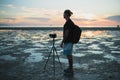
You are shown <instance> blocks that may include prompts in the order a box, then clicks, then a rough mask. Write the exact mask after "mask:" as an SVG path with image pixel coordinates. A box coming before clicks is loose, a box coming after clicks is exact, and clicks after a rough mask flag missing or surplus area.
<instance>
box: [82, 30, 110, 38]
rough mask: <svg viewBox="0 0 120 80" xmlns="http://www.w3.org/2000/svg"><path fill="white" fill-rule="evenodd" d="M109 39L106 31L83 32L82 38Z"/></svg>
mask: <svg viewBox="0 0 120 80" xmlns="http://www.w3.org/2000/svg"><path fill="white" fill-rule="evenodd" d="M97 37H111V35H110V34H108V33H107V31H83V32H82V38H97Z"/></svg>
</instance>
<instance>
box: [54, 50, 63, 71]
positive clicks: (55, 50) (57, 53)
mask: <svg viewBox="0 0 120 80" xmlns="http://www.w3.org/2000/svg"><path fill="white" fill-rule="evenodd" d="M54 50H55V52H56V55H57V58H58V61H59V64H60V66H61V69H63V68H62V64H61V62H60V59H59V56H58V53H57V49H56V48H54Z"/></svg>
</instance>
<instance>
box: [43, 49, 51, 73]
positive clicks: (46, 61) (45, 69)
mask: <svg viewBox="0 0 120 80" xmlns="http://www.w3.org/2000/svg"><path fill="white" fill-rule="evenodd" d="M52 50H53V48H51V51H50V53H49V56H48V59H47V61H46V63H45V66H44V71H45V70H46V66H47V63H48V61H49V58H50V55H51V53H52Z"/></svg>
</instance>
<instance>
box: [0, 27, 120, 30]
mask: <svg viewBox="0 0 120 80" xmlns="http://www.w3.org/2000/svg"><path fill="white" fill-rule="evenodd" d="M81 29H82V30H120V28H118V27H81ZM0 30H63V28H62V27H0Z"/></svg>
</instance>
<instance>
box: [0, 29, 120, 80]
mask: <svg viewBox="0 0 120 80" xmlns="http://www.w3.org/2000/svg"><path fill="white" fill-rule="evenodd" d="M44 33H45V32H44V31H43V32H36V31H35V32H34V31H32V32H31V31H30V32H29V31H7V32H6V31H5V32H1V33H0V80H120V36H118V34H119V31H118V32H116V31H113V32H112V33H111V32H110V31H108V32H105V31H102V32H101V31H94V32H91V31H86V32H83V34H82V39H81V41H80V42H79V43H78V44H75V45H74V50H73V58H74V76H64V75H63V70H64V69H66V68H67V67H68V62H67V59H66V57H65V56H64V55H63V54H62V53H63V51H62V48H60V47H59V45H60V42H61V36H62V35H61V32H60V31H56V33H57V34H59V36H58V37H57V38H56V41H55V42H56V43H55V47H56V49H57V53H58V56H59V58H60V62H61V63H62V67H63V68H62V69H61V65H60V64H59V61H58V58H57V55H55V76H54V71H53V69H54V68H53V57H52V56H53V54H51V57H50V59H49V61H48V64H47V67H46V70H45V72H43V71H44V65H45V63H46V60H47V58H48V55H49V54H50V49H51V47H52V39H50V38H49V36H48V34H49V33H47V34H44ZM92 33H94V34H92ZM3 34H4V35H3ZM43 34H44V36H43ZM95 34H97V35H95Z"/></svg>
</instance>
